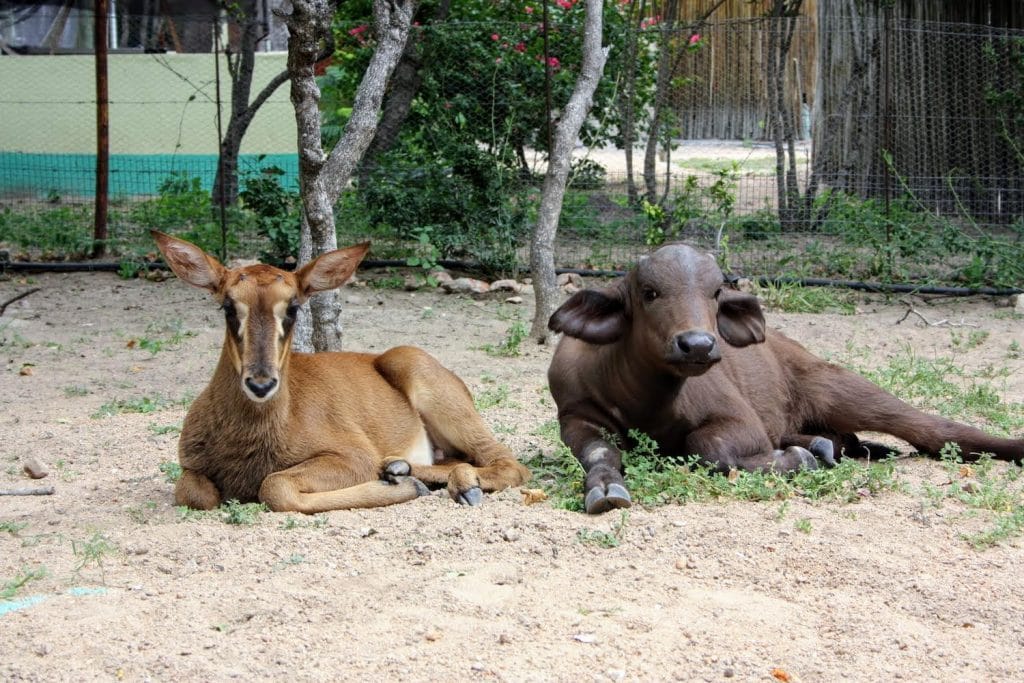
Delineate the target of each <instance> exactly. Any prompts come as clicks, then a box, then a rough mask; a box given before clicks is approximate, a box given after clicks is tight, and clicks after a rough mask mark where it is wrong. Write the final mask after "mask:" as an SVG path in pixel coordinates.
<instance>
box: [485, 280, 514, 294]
mask: <svg viewBox="0 0 1024 683" xmlns="http://www.w3.org/2000/svg"><path fill="white" fill-rule="evenodd" d="M520 287H521V285H520V284H519V283H518V282H516V281H515V280H495V281H494V282H492V283H491V291H492V292H518V291H519V289H520Z"/></svg>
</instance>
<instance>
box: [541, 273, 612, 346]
mask: <svg viewBox="0 0 1024 683" xmlns="http://www.w3.org/2000/svg"><path fill="white" fill-rule="evenodd" d="M629 322H630V320H629V315H628V313H627V310H626V285H625V280H624V279H622V280H619V281H618V282H617V283H615V284H613V285H611V286H609V287H605V288H604V289H584V290H583V291H581V292H576V293H575V294H573V295H572V296H571V297H569V299H568V300H567V301H566V302H565V303H564V304H562V305H561V306H560V307H559V308H558V310H557V311H555V312H554V314H553V315H552V316H551V318H550V319H549V320H548V328H549V329H551V330H552V331H554V332H564V333H565V334H567V335H569V336H570V337H576V338H577V339H581V340H583V341H585V342H587V343H590V344H611V343H613V342H616V341H618V340H619V339H621V338H622V337H623V335H625V334H626V331H627V330H628V329H629Z"/></svg>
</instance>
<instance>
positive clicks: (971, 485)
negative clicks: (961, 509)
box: [960, 479, 981, 494]
mask: <svg viewBox="0 0 1024 683" xmlns="http://www.w3.org/2000/svg"><path fill="white" fill-rule="evenodd" d="M960 490H961V491H963V492H964V493H970V494H975V493H977V492H978V491H980V490H981V488H980V487H979V486H978V482H976V481H973V480H970V479H968V480H967V481H965V482H962V483H961V484H960Z"/></svg>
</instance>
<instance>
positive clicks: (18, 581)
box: [0, 565, 46, 600]
mask: <svg viewBox="0 0 1024 683" xmlns="http://www.w3.org/2000/svg"><path fill="white" fill-rule="evenodd" d="M45 576H46V567H44V566H43V565H39V566H38V567H35V568H34V569H22V570H21V571H20V572H19V573H18V575H17V576H15V577H14V578H13V579H8V580H7V581H4V585H3V586H0V600H10V599H11V598H13V597H14V596H15V595H17V594H18V591H19V590H21V589H22V588H23V587H24V586H25V585H26V584H27V583H29V582H30V581H39V580H40V579H42V578H44V577H45Z"/></svg>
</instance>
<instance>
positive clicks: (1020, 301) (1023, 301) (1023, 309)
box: [1013, 294, 1024, 313]
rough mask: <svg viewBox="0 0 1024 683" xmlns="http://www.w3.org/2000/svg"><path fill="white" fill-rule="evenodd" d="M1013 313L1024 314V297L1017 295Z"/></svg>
mask: <svg viewBox="0 0 1024 683" xmlns="http://www.w3.org/2000/svg"><path fill="white" fill-rule="evenodd" d="M1013 312H1014V313H1024V296H1022V295H1020V294H1017V295H1016V300H1015V301H1014V302H1013Z"/></svg>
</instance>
